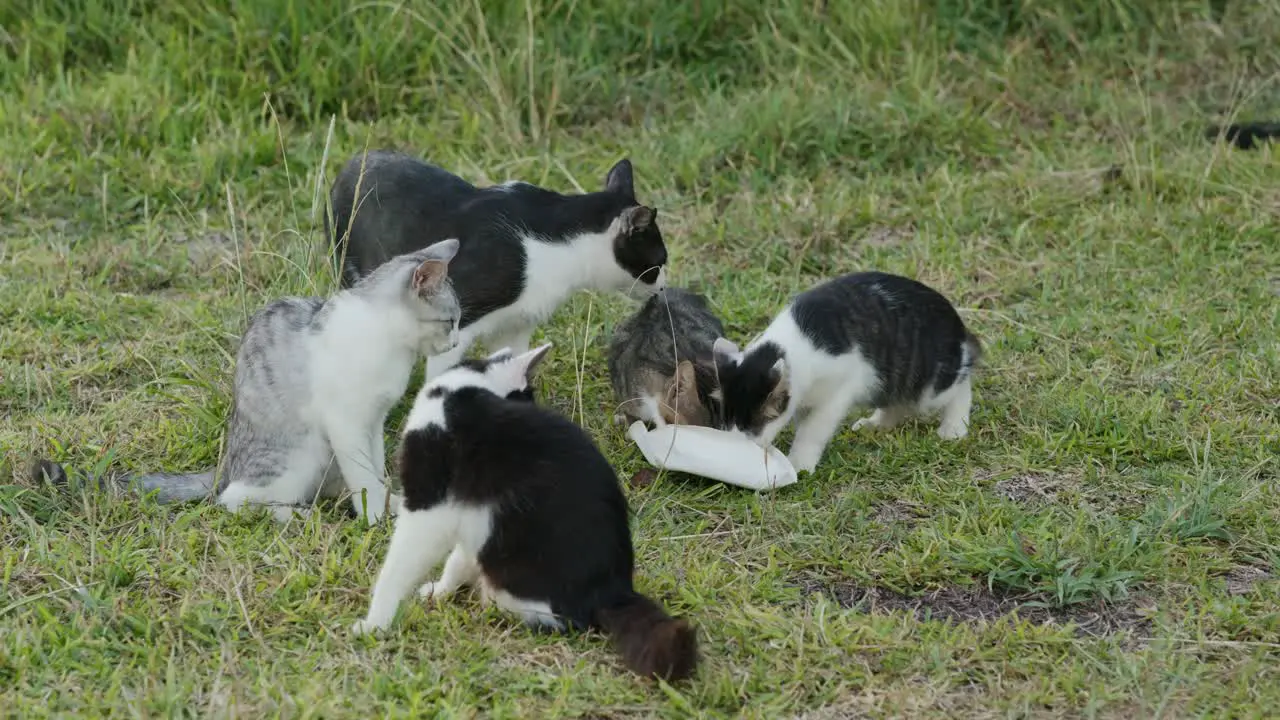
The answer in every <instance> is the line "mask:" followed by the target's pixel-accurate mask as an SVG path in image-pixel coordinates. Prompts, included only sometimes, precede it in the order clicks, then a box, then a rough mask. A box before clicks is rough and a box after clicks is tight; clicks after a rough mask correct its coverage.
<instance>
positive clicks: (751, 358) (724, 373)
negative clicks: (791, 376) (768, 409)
mask: <svg viewBox="0 0 1280 720" xmlns="http://www.w3.org/2000/svg"><path fill="white" fill-rule="evenodd" d="M781 358H782V348H780V347H778V346H777V345H775V344H773V343H764V344H763V345H761V346H760V347H758V348H755V349H754V350H753V351H752V352H750V353H748V354H746V355H745V356H744V357H743V358H742V362H741V363H732V362H723V361H722V359H721V358H716V372H717V374H718V375H719V377H720V390H721V392H722V393H723V395H724V402H723V406H722V408H721V413H722V414H723V417H724V423H725V425H726V426H727V427H732V428H738V429H740V430H751V431H753V432H759V431H760V429H761V427H762V426H763V423H762V422H761V421H760V417H759V412H760V408H761V406H763V405H764V403H765V400H766V399H767V398H768V397H769V394H770V393H771V392H773V390H774V388H776V387H777V386H778V381H779V380H781V379H782V375H781V374H780V373H778V372H777V371H775V370H774V369H773V366H774V364H776V363H777V362H778V360H779V359H781Z"/></svg>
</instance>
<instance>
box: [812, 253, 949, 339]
mask: <svg viewBox="0 0 1280 720" xmlns="http://www.w3.org/2000/svg"><path fill="white" fill-rule="evenodd" d="M790 316H791V318H792V319H793V320H794V321H795V323H796V325H797V326H798V327H799V329H800V330H801V331H802V332H803V333H804V335H805V336H806V337H807V338H808V339H809V340H810V341H811V342H812V343H813V344H814V345H815V346H816V347H817V348H819V349H821V350H824V351H826V352H828V353H831V354H841V353H845V352H848V351H849V350H850V349H851V348H852V347H853V345H854V344H860V345H873V346H879V347H900V346H903V345H908V344H918V343H919V342H921V341H922V340H924V339H929V340H931V341H934V342H937V343H943V344H951V343H959V342H960V341H962V340H963V339H964V338H965V335H966V331H965V327H964V322H963V321H962V320H961V319H960V315H959V313H957V312H956V309H955V307H954V306H953V305H952V304H951V302H950V301H948V300H947V299H946V298H945V297H943V296H942V294H941V293H939V292H938V291H936V290H934V289H933V288H930V287H929V286H927V285H925V284H924V283H921V282H919V281H917V280H913V279H911V278H907V277H903V276H901V275H894V274H891V273H885V272H877V271H868V272H858V273H850V274H848V275H844V276H841V277H837V278H833V279H831V280H828V281H826V282H823V283H821V284H819V285H816V286H814V287H812V288H810V289H809V290H806V291H804V292H802V293H800V294H799V295H797V296H796V297H795V300H794V301H793V302H792V304H791V307H790Z"/></svg>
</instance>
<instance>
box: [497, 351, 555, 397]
mask: <svg viewBox="0 0 1280 720" xmlns="http://www.w3.org/2000/svg"><path fill="white" fill-rule="evenodd" d="M550 350H551V343H547V344H545V345H542V346H540V347H536V348H534V349H532V350H529V351H528V352H523V353H520V354H519V355H515V356H512V354H511V350H509V349H506V348H503V349H502V350H499V351H498V352H496V353H494V354H493V355H490V356H489V358H490V360H493V359H494V358H498V359H497V360H496V361H494V362H493V364H491V365H490V372H492V373H497V374H498V375H500V376H501V377H500V378H499V379H500V381H501V382H502V384H503V385H504V386H506V387H512V388H522V387H524V386H525V385H527V384H528V383H529V381H530V380H532V379H533V371H534V370H535V369H536V368H537V367H538V365H539V364H540V363H541V362H542V360H543V358H545V357H546V356H547V353H548V352H549V351H550Z"/></svg>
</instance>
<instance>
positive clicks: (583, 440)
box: [445, 388, 622, 498]
mask: <svg viewBox="0 0 1280 720" xmlns="http://www.w3.org/2000/svg"><path fill="white" fill-rule="evenodd" d="M445 417H446V423H447V427H448V428H449V430H450V432H451V433H452V434H453V435H454V442H455V443H456V446H457V449H458V451H459V455H460V457H462V458H465V459H466V463H467V464H468V466H469V471H468V478H469V479H468V483H469V484H473V485H474V484H477V483H478V484H479V485H478V486H475V487H473V489H474V490H475V491H476V492H478V493H480V494H481V495H493V494H502V493H503V492H505V491H507V490H510V489H512V488H521V487H524V488H528V487H539V486H540V487H542V488H544V489H545V488H547V487H554V488H560V489H563V490H565V491H566V492H571V493H577V494H582V493H588V494H591V495H596V496H600V495H603V496H606V497H609V498H613V497H615V496H616V497H617V498H621V497H622V496H621V489H620V488H619V486H618V482H617V473H616V472H614V470H613V466H612V465H610V464H609V461H608V460H607V459H606V458H605V457H604V455H603V454H602V453H601V452H600V450H599V448H598V447H596V444H595V442H594V441H593V440H592V439H591V436H590V435H589V434H588V433H587V432H586V431H585V430H583V429H582V428H581V427H579V426H578V425H577V423H575V422H573V421H572V420H570V419H569V418H567V417H565V416H564V415H562V414H560V413H558V412H556V411H555V410H552V409H550V408H545V407H542V406H540V405H536V404H534V403H531V402H527V401H520V400H508V399H506V398H501V397H498V396H497V395H494V394H493V393H490V392H487V391H483V390H473V389H470V388H466V389H463V390H459V391H457V392H454V393H452V394H451V395H450V396H449V398H448V399H447V400H446V404H445Z"/></svg>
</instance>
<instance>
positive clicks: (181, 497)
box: [31, 460, 220, 505]
mask: <svg viewBox="0 0 1280 720" xmlns="http://www.w3.org/2000/svg"><path fill="white" fill-rule="evenodd" d="M215 474H216V473H215V472H214V471H213V470H206V471H204V472H198V473H181V474H169V473H153V474H150V475H125V476H121V477H117V478H114V479H111V480H107V479H102V478H99V479H98V480H97V486H98V488H99V489H110V488H112V487H118V488H129V489H132V490H137V491H140V492H141V493H143V494H147V493H151V492H154V493H155V499H156V502H158V503H160V504H162V505H165V504H169V503H184V502H191V501H193V500H203V499H204V498H206V497H208V496H209V495H211V494H212V493H214V492H216V491H218V490H219V489H220V488H218V487H217V483H216V479H215ZM31 476H32V479H33V480H35V481H36V482H37V483H41V482H44V483H50V484H52V485H55V486H58V487H66V486H69V485H70V484H71V482H70V480H69V479H68V477H67V471H66V470H65V469H63V467H62V466H61V465H59V464H58V463H56V462H53V461H52V460H36V461H35V462H33V463H32V465H31Z"/></svg>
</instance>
